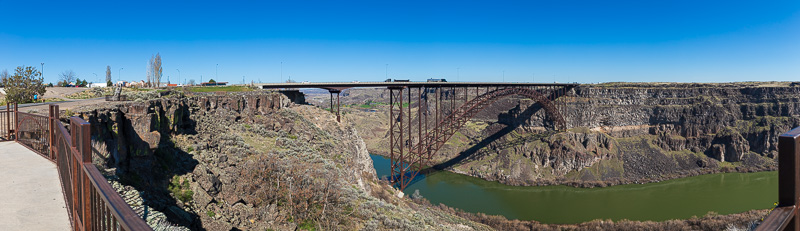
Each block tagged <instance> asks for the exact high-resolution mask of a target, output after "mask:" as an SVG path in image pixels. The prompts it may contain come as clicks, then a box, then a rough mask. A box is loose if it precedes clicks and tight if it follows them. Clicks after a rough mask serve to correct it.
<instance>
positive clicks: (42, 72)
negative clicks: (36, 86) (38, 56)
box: [41, 63, 44, 79]
mask: <svg viewBox="0 0 800 231" xmlns="http://www.w3.org/2000/svg"><path fill="white" fill-rule="evenodd" d="M41 74H42V76H41V77H42V78H43V79H44V63H42V71H41Z"/></svg>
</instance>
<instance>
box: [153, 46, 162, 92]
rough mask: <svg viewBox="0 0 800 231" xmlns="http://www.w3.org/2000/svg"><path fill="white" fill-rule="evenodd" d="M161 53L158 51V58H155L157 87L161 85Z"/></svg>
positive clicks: (154, 73)
mask: <svg viewBox="0 0 800 231" xmlns="http://www.w3.org/2000/svg"><path fill="white" fill-rule="evenodd" d="M161 72H162V70H161V54H160V53H156V58H155V60H153V77H155V82H156V87H160V86H161Z"/></svg>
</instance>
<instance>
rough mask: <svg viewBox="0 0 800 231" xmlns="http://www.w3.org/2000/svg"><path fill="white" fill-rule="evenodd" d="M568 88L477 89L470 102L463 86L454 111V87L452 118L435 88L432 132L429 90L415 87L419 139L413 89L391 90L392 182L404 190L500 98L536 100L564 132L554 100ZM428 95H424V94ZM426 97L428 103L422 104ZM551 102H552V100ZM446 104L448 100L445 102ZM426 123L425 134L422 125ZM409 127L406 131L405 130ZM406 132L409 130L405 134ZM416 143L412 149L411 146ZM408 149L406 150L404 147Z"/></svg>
mask: <svg viewBox="0 0 800 231" xmlns="http://www.w3.org/2000/svg"><path fill="white" fill-rule="evenodd" d="M567 88H569V87H564V88H554V87H548V88H544V89H538V90H537V89H532V88H521V87H513V88H502V89H499V88H495V90H491V91H490V90H489V89H488V87H487V89H486V92H485V93H484V94H481V95H478V94H480V91H479V90H478V89H477V88H476V90H475V92H476V96H475V97H474V98H472V99H471V100H468V99H469V96H468V89H467V88H466V87H464V89H465V92H464V104H462V105H461V106H460V107H458V108H455V103H456V102H455V101H456V98H457V97H458V94H456V90H458V89H460V88H453V87H451V88H450V90H449V91H447V92H446V94H444V96H445V97H447V98H450V111H449V115H447V116H444V115H443V110H441V109H442V108H441V106H442V105H441V102H442V95H443V92H442V91H441V90H442V89H440V88H439V87H434V88H433V89H435V92H436V98H435V100H436V108H435V109H436V111H435V112H434V113H435V117H436V120H438V121H436V126H434V127H433V128H432V129H428V128H427V113H428V112H429V108H428V102H427V101H428V100H429V98H428V97H427V92H428V88H422V87H419V88H416V89H417V91H418V92H417V110H418V111H417V118H416V119H417V121H416V122H417V127H418V128H417V137H416V138H414V137H413V136H414V133H413V132H412V127H413V122H414V121H412V118H411V114H412V113H411V103H412V95H411V91H412V88H399V87H397V88H389V91H390V97H389V101H390V102H389V107H390V112H389V113H390V116H389V117H390V120H391V121H390V122H389V126H390V128H389V130H390V141H389V142H390V159H391V168H392V172H391V174H392V175H391V179H390V180H391V181H392V182H393V183H398V184H399V186H400V189H401V190H403V189H405V187H406V186H408V184H410V183H411V181H412V180H413V179H414V177H415V176H416V175H417V174H418V173H419V172H420V171H421V170H422V168H423V167H424V166H426V165H430V161H431V158H432V156H433V154H435V153H436V152H437V151H438V150H439V149H441V147H442V146H444V144H445V142H446V141H447V140H449V139H450V138H451V137H452V136H453V135H454V134H455V132H456V131H458V129H460V128H461V127H463V126H464V125H465V124H466V122H467V121H469V120H470V119H471V118H472V117H474V116H475V115H476V114H477V113H478V112H480V111H482V110H483V109H484V108H485V107H486V106H488V105H491V104H492V103H494V102H496V101H497V100H499V99H502V98H505V97H507V96H511V95H520V96H524V97H527V98H530V99H533V100H535V101H537V102H538V103H540V104H541V105H542V107H543V108H544V109H545V113H546V115H547V117H548V118H549V119H551V120H553V122H554V127H555V129H557V130H560V129H565V128H566V123H565V120H564V117H563V116H562V115H561V113H560V112H559V110H558V109H559V108H558V107H556V105H555V104H553V102H552V100H555V99H557V98H559V97H561V96H563V95H565V94H566V93H567V91H568V89H567ZM404 89H405V90H406V91H407V93H408V97H407V99H406V100H405V101H407V102H408V111H407V113H408V115H404V112H403V103H404V102H403V101H404V100H403V91H404ZM423 91H424V92H425V94H424V95H423V94H422V92H423ZM541 91H545V92H548V93H549V95H548V96H545V94H543V93H542V92H541ZM423 96H424V98H425V101H423V100H422V99H423ZM551 99H552V100H551ZM445 101H446V100H445ZM423 110H424V111H425V114H424V115H425V116H424V117H423V116H422V115H423V114H422V111H423ZM405 118H408V121H407V122H406V123H405V124H404V122H403V121H404V120H405ZM423 123H425V129H424V135H423V129H422V124H423ZM406 127H407V130H404V129H405V128H406ZM404 131H407V133H406V132H404ZM412 144H413V146H412ZM404 146H405V147H407V148H404Z"/></svg>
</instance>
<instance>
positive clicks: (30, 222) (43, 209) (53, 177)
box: [0, 141, 71, 230]
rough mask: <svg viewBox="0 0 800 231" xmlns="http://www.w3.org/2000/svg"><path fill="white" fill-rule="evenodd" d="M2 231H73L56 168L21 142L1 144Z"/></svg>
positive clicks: (0, 192)
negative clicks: (71, 230)
mask: <svg viewBox="0 0 800 231" xmlns="http://www.w3.org/2000/svg"><path fill="white" fill-rule="evenodd" d="M0 200H2V203H0V204H2V206H1V207H0V230H70V229H71V228H70V223H69V215H68V214H67V208H66V203H65V202H64V195H63V194H62V193H61V185H60V183H59V182H58V172H57V171H56V165H55V164H53V163H52V162H50V161H48V160H47V159H45V158H43V157H41V156H39V155H37V154H36V153H34V152H33V151H31V150H28V149H27V148H25V147H23V146H22V145H20V144H19V143H17V142H13V141H8V142H0Z"/></svg>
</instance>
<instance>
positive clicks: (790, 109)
mask: <svg viewBox="0 0 800 231" xmlns="http://www.w3.org/2000/svg"><path fill="white" fill-rule="evenodd" d="M362 91H367V90H362ZM372 91H376V90H372ZM798 93H800V87H798V86H797V85H795V84H792V83H772V82H770V83H765V82H759V83H727V84H726V83H720V84H677V83H664V84H662V83H610V84H598V85H581V86H580V87H578V88H575V89H573V90H572V91H571V92H570V94H569V95H568V96H566V97H562V98H560V99H558V100H557V101H556V103H557V104H558V105H560V108H561V111H560V112H561V113H562V114H563V115H564V117H565V119H566V122H567V125H568V127H569V129H568V130H566V131H558V132H556V131H552V128H551V126H549V121H548V120H547V119H546V117H545V112H544V110H542V109H541V108H540V107H539V105H538V104H535V102H533V101H532V100H530V99H525V98H519V97H508V98H506V99H503V100H499V101H497V102H496V103H494V104H493V105H491V106H490V108H487V109H486V110H484V111H483V112H481V113H479V114H478V115H476V117H475V118H473V119H472V120H471V121H470V122H468V123H467V125H466V126H464V127H463V128H462V129H461V130H459V131H458V132H457V133H456V135H454V136H453V137H452V138H451V139H450V140H449V141H448V143H447V144H446V145H445V146H444V147H443V148H442V149H441V150H440V151H439V153H437V154H436V155H435V156H434V162H436V163H447V164H445V165H444V166H442V167H445V168H447V169H449V170H451V171H455V172H459V173H464V174H468V175H473V176H477V177H481V178H484V179H489V180H497V181H501V182H504V183H507V184H520V185H539V184H573V185H586V186H591V185H600V186H602V185H608V184H620V183H632V182H650V181H659V180H664V179H670V178H675V177H682V176H690V175H696V174H705V173H712V172H720V171H760V170H767V169H774V168H775V162H774V158H775V156H776V155H777V137H778V136H779V135H780V134H781V133H783V132H785V131H788V130H790V129H791V128H793V127H796V126H798V125H800V119H798V118H799V117H798V115H800V96H798ZM366 94H367V93H356V91H353V92H352V93H351V95H359V96H360V99H361V98H364V96H363V95H366ZM371 95H373V97H375V98H374V99H372V100H373V101H380V100H385V99H377V97H379V96H380V94H379V92H373V93H372V94H371ZM312 98H313V97H312ZM348 100H349V99H347V98H343V102H346V103H348V104H349V103H355V104H361V103H363V102H350V101H348ZM362 101H363V100H362ZM374 108H376V109H378V110H382V111H379V112H362V111H358V110H350V111H349V112H348V113H349V114H348V116H349V117H350V119H352V120H357V121H359V123H358V124H359V125H358V126H357V127H358V128H359V130H360V131H361V133H369V134H373V135H374V136H370V137H366V138H365V140H366V141H367V145H368V147H370V151H371V152H374V153H379V154H385V153H386V151H385V150H388V149H387V148H386V147H385V145H383V144H384V143H387V140H388V139H387V137H388V133H386V131H387V130H388V128H387V127H386V126H387V124H386V123H385V122H380V121H379V122H370V121H372V120H375V119H376V118H377V119H379V120H380V119H383V120H385V119H386V118H384V117H386V116H384V117H381V115H374V114H375V113H378V114H381V113H382V114H386V113H385V112H386V111H385V110H386V109H385V108H384V107H381V106H376V107H374ZM490 112H492V113H490ZM387 118H388V117H387ZM452 160H458V161H456V162H457V163H453V161H452Z"/></svg>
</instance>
